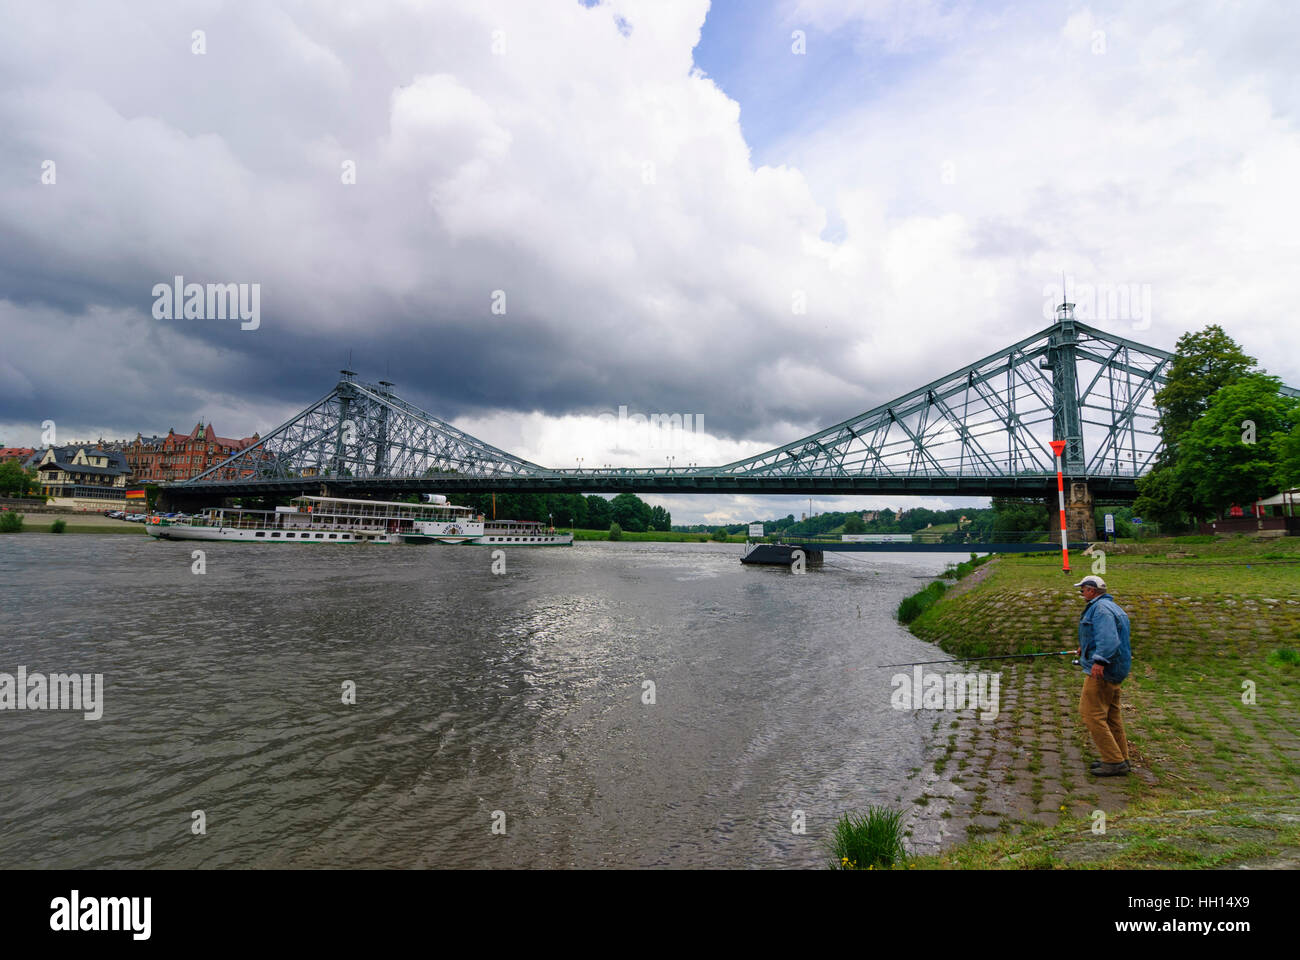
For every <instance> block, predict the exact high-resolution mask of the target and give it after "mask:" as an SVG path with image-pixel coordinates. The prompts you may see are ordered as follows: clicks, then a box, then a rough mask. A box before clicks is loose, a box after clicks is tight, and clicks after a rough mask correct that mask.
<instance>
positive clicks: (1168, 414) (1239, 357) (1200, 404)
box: [1155, 324, 1255, 463]
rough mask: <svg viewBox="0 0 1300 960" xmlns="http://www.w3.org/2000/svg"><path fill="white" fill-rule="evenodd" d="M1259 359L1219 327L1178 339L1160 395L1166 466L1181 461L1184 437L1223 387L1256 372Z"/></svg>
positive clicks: (1157, 396) (1156, 401)
mask: <svg viewBox="0 0 1300 960" xmlns="http://www.w3.org/2000/svg"><path fill="white" fill-rule="evenodd" d="M1254 366H1255V358H1254V357H1248V356H1247V355H1246V354H1245V353H1244V352H1243V351H1242V349H1241V347H1239V346H1237V342H1236V341H1235V340H1233V339H1232V338H1231V337H1230V336H1228V335H1227V334H1226V333H1224V331H1223V328H1222V327H1220V326H1219V325H1218V324H1210V325H1209V326H1207V327H1206V328H1205V329H1204V330H1202V331H1200V332H1199V333H1190V332H1189V333H1185V334H1183V335H1182V336H1181V337H1179V338H1178V344H1177V346H1176V347H1175V349H1174V359H1173V362H1172V363H1171V364H1170V366H1169V372H1168V374H1167V379H1166V382H1165V385H1164V386H1163V387H1161V388H1160V390H1158V391H1157V392H1156V395H1155V404H1156V407H1157V408H1158V409H1159V410H1160V419H1159V426H1160V434H1161V436H1162V437H1163V439H1164V444H1165V449H1164V452H1163V455H1162V456H1163V461H1162V462H1164V463H1171V462H1173V461H1174V460H1175V459H1176V458H1177V452H1178V444H1179V442H1180V440H1181V439H1182V435H1183V434H1184V433H1185V432H1186V431H1187V430H1188V429H1190V428H1191V426H1192V424H1193V423H1195V422H1196V420H1197V418H1199V417H1200V416H1201V414H1203V413H1204V412H1205V411H1206V409H1207V408H1208V407H1209V405H1210V398H1211V397H1212V396H1214V394H1215V393H1216V392H1218V390H1219V389H1220V388H1222V387H1225V386H1227V385H1228V384H1229V383H1232V382H1233V381H1235V380H1237V379H1239V378H1240V377H1243V376H1245V375H1246V374H1247V373H1250V372H1252V368H1253V367H1254Z"/></svg>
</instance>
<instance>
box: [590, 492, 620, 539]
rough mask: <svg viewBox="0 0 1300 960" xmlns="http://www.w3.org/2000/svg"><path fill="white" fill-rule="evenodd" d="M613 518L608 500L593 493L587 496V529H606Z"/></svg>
mask: <svg viewBox="0 0 1300 960" xmlns="http://www.w3.org/2000/svg"><path fill="white" fill-rule="evenodd" d="M613 519H614V517H613V515H612V512H611V510H610V507H609V501H608V500H606V499H605V498H604V497H602V496H600V495H599V494H595V493H593V494H590V495H588V496H587V529H588V530H608V529H609V524H610V521H612V520H613Z"/></svg>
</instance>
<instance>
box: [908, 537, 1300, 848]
mask: <svg viewBox="0 0 1300 960" xmlns="http://www.w3.org/2000/svg"><path fill="white" fill-rule="evenodd" d="M1171 554H1173V556H1171ZM1072 562H1073V565H1074V567H1075V571H1074V575H1073V576H1070V577H1067V576H1065V575H1064V574H1063V573H1062V572H1061V570H1060V561H1059V557H1056V558H1053V557H1045V556H1035V555H1025V556H1005V557H1000V558H998V559H997V560H996V561H995V562H993V563H992V564H990V565H989V566H988V568H987V569H986V570H985V571H982V573H983V577H982V580H981V581H980V582H979V583H978V584H976V585H974V586H973V587H971V588H970V589H967V590H964V591H963V590H961V589H953V590H951V591H949V592H948V594H947V595H945V596H943V597H941V598H937V599H936V602H934V603H933V604H932V605H931V606H930V607H929V608H928V609H926V610H924V611H922V612H920V613H919V615H917V616H916V618H915V620H914V621H913V622H912V624H911V629H912V630H913V631H914V632H915V633H916V634H917V635H918V636H920V637H922V638H924V639H928V640H931V641H933V642H935V643H937V644H939V646H940V647H942V648H943V649H944V650H945V651H946V652H948V653H950V654H953V655H957V656H989V655H994V654H1003V653H1021V652H1023V653H1029V652H1045V651H1050V650H1064V649H1068V648H1072V647H1074V646H1075V645H1076V636H1077V633H1076V623H1077V620H1078V615H1079V612H1080V610H1081V609H1082V604H1083V602H1082V600H1081V599H1080V598H1079V595H1078V591H1077V589H1075V588H1074V587H1072V586H1071V584H1072V583H1073V582H1074V581H1076V580H1078V579H1080V577H1082V576H1083V575H1084V574H1086V573H1088V572H1090V571H1091V565H1092V560H1091V558H1088V557H1081V556H1077V555H1076V556H1075V557H1073V558H1072ZM1103 576H1104V577H1105V579H1106V582H1107V585H1108V587H1109V590H1110V593H1111V594H1112V596H1113V597H1114V598H1115V600H1116V601H1117V602H1118V603H1119V604H1120V605H1121V606H1122V607H1123V608H1124V609H1125V610H1126V611H1127V612H1128V614H1129V617H1130V619H1131V621H1132V646H1133V671H1132V673H1131V674H1130V676H1129V679H1128V680H1127V681H1125V684H1124V688H1123V703H1124V723H1125V728H1126V731H1127V733H1128V737H1129V743H1130V753H1131V756H1132V760H1133V766H1134V772H1133V773H1132V774H1131V775H1130V776H1128V777H1115V778H1105V779H1099V778H1094V777H1091V776H1090V775H1089V774H1088V772H1087V763H1088V761H1089V760H1090V759H1092V758H1093V757H1095V756H1096V750H1095V747H1094V746H1093V744H1092V741H1091V738H1090V737H1089V736H1088V734H1087V731H1086V730H1085V729H1084V728H1083V726H1082V723H1081V722H1080V721H1079V719H1078V715H1077V704H1078V697H1079V691H1080V688H1081V685H1082V681H1083V675H1082V673H1081V671H1080V670H1079V668H1078V667H1074V666H1071V665H1070V664H1069V662H1068V658H1061V659H1059V660H1058V659H1054V658H1044V659H1043V660H1039V661H1012V662H1009V663H1007V664H1005V665H1003V672H1002V694H1001V698H1002V704H1001V711H1000V713H999V715H998V717H997V719H996V720H994V721H991V722H981V721H979V720H977V719H975V718H974V717H973V716H971V715H970V714H967V713H948V714H943V715H942V717H943V719H942V720H938V721H936V722H935V725H934V732H935V733H936V734H938V735H939V739H938V741H937V742H936V744H935V747H934V750H933V756H932V757H931V758H930V760H931V762H932V765H933V772H932V775H931V777H930V778H929V779H931V780H932V781H933V782H932V783H931V785H930V786H929V787H927V789H926V791H925V792H924V793H923V794H922V797H921V800H920V801H919V804H920V811H919V815H921V816H924V817H940V818H943V820H944V821H945V826H946V827H947V828H948V832H949V836H950V838H951V839H954V840H957V841H959V845H957V846H953V847H950V848H948V849H946V851H945V852H944V853H942V854H939V855H937V856H932V857H926V858H921V859H920V860H918V861H916V862H917V865H918V866H932V867H989V866H1018V867H1025V866H1052V867H1056V866H1084V865H1086V866H1188V867H1211V866H1213V867H1218V866H1232V865H1240V864H1245V863H1250V864H1257V863H1260V862H1263V861H1269V860H1270V858H1271V860H1273V861H1277V863H1278V864H1280V865H1286V864H1300V828H1298V827H1297V821H1296V820H1295V819H1294V814H1295V812H1296V808H1297V805H1298V804H1300V723H1297V720H1296V718H1297V716H1300V663H1297V661H1300V655H1297V654H1296V653H1293V652H1291V651H1296V650H1300V540H1297V539H1296V538H1284V539H1282V540H1276V541H1269V542H1256V541H1254V540H1252V539H1249V538H1246V537H1237V538H1232V539H1228V540H1222V541H1214V542H1206V541H1204V540H1203V539H1199V538H1198V539H1196V540H1192V541H1189V539H1188V538H1184V539H1183V540H1182V541H1181V542H1175V541H1169V540H1166V541H1163V542H1161V541H1157V542H1153V543H1147V544H1143V545H1141V547H1139V548H1137V549H1135V550H1134V551H1133V552H1130V553H1114V552H1110V553H1108V555H1107V558H1106V570H1105V572H1104V574H1103ZM972 579H973V578H972ZM1251 700H1253V702H1248V701H1251ZM1244 701H1247V702H1244ZM941 725H942V726H943V729H942V730H941V729H940V727H941ZM934 774H938V775H941V776H940V777H939V778H938V779H936V778H935V777H934V776H933V775H934ZM1097 811H1102V812H1103V813H1104V814H1105V816H1106V818H1107V819H1108V822H1109V826H1108V828H1107V832H1106V833H1094V832H1093V830H1092V824H1093V823H1094V822H1095V821H1096V819H1097V816H1098V814H1097Z"/></svg>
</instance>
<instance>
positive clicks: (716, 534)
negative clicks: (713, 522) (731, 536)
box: [709, 527, 727, 540]
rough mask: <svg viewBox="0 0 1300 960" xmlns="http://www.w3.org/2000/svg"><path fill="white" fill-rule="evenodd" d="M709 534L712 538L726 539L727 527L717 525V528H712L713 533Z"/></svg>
mask: <svg viewBox="0 0 1300 960" xmlns="http://www.w3.org/2000/svg"><path fill="white" fill-rule="evenodd" d="M709 536H710V537H712V538H713V539H714V540H726V539H727V528H726V527H718V528H717V529H716V530H714V531H713V533H711V534H710V535H709Z"/></svg>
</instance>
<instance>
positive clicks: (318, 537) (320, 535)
mask: <svg viewBox="0 0 1300 960" xmlns="http://www.w3.org/2000/svg"><path fill="white" fill-rule="evenodd" d="M323 536H325V534H323V533H318V534H316V539H317V540H319V539H320V538H321V537H323Z"/></svg>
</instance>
